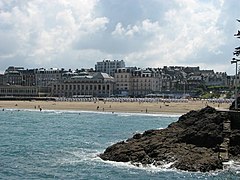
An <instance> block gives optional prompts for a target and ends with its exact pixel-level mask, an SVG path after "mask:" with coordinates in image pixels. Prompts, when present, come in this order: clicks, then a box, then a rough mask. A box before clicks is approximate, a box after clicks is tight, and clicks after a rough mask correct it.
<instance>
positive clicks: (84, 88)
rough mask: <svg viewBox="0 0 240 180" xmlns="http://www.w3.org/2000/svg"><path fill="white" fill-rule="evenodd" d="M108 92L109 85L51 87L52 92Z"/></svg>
mask: <svg viewBox="0 0 240 180" xmlns="http://www.w3.org/2000/svg"><path fill="white" fill-rule="evenodd" d="M105 89H106V90H109V85H108V84H107V85H80V84H78V85H75V84H74V85H71V84H69V85H68V84H65V85H53V90H95V91H96V90H105Z"/></svg>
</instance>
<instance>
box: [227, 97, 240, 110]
mask: <svg viewBox="0 0 240 180" xmlns="http://www.w3.org/2000/svg"><path fill="white" fill-rule="evenodd" d="M237 108H238V109H240V97H238V98H237ZM229 109H230V110H235V100H234V101H233V103H232V104H231V106H230V107H229Z"/></svg>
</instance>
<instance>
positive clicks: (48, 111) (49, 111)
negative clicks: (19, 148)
mask: <svg viewBox="0 0 240 180" xmlns="http://www.w3.org/2000/svg"><path fill="white" fill-rule="evenodd" d="M4 111H26V112H40V111H39V110H38V109H4ZM41 113H55V114H81V113H85V114H106V115H115V116H126V117H127V116H129V117H130V116H153V117H170V118H172V117H176V118H178V117H180V116H181V115H177V114H151V113H125V112H99V111H82V110H49V109H46V110H45V109H43V110H42V111H41Z"/></svg>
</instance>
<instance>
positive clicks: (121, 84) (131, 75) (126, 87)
mask: <svg viewBox="0 0 240 180" xmlns="http://www.w3.org/2000/svg"><path fill="white" fill-rule="evenodd" d="M114 77H115V88H114V92H115V94H116V95H117V96H132V97H144V96H145V95H147V94H152V93H155V94H157V93H160V92H161V90H162V82H163V81H162V72H161V71H160V70H159V69H153V68H147V69H139V68H136V67H135V68H120V69H117V70H116V72H115V76H114Z"/></svg>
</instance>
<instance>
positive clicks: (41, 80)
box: [35, 68, 67, 87]
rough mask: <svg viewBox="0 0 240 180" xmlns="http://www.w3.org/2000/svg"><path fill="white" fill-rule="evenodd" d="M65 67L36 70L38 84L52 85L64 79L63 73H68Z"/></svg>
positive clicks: (43, 85) (40, 85)
mask: <svg viewBox="0 0 240 180" xmlns="http://www.w3.org/2000/svg"><path fill="white" fill-rule="evenodd" d="M66 72H67V71H65V70H64V69H57V68H50V69H44V68H40V69H37V70H36V74H35V77H36V86H39V87H51V84H52V83H54V82H57V81H61V80H62V75H63V73H66Z"/></svg>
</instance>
